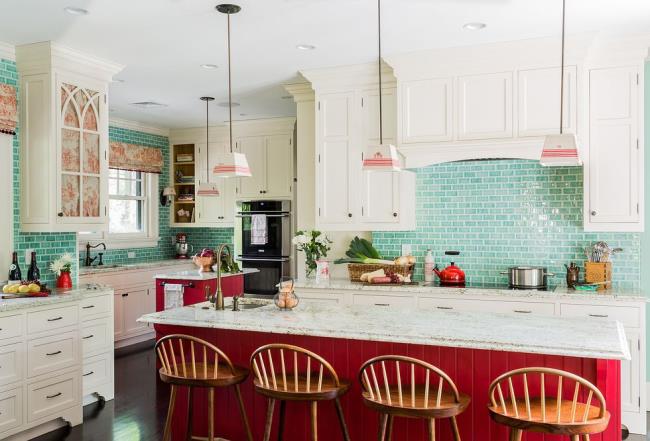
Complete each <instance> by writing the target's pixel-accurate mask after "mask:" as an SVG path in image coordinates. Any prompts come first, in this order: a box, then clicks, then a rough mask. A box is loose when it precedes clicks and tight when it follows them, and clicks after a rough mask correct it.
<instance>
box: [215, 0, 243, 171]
mask: <svg viewBox="0 0 650 441" xmlns="http://www.w3.org/2000/svg"><path fill="white" fill-rule="evenodd" d="M217 11H219V12H221V13H222V14H226V15H227V16H228V112H229V118H228V122H229V124H230V127H229V139H230V152H228V153H226V154H224V155H223V157H222V158H219V160H218V162H217V165H215V166H214V169H213V170H212V172H213V173H214V175H215V176H217V177H219V178H234V177H249V176H251V169H250V167H249V166H248V160H247V159H246V155H244V154H243V153H238V152H235V151H233V148H232V71H231V66H230V15H231V14H236V13H238V12H239V11H241V8H240V7H239V6H237V5H230V4H221V5H217Z"/></svg>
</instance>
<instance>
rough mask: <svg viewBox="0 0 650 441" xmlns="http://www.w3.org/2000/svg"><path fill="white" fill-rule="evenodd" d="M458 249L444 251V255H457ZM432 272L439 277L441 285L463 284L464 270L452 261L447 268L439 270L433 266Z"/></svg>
mask: <svg viewBox="0 0 650 441" xmlns="http://www.w3.org/2000/svg"><path fill="white" fill-rule="evenodd" d="M459 254H460V251H445V255H446V256H458V255H459ZM433 272H435V273H436V275H437V276H438V278H439V279H440V284H441V285H464V284H465V272H464V271H463V270H462V269H460V267H458V266H456V264H455V263H454V262H451V265H449V266H448V267H447V268H445V269H443V270H442V271H440V270H439V269H438V266H437V265H436V266H435V268H433Z"/></svg>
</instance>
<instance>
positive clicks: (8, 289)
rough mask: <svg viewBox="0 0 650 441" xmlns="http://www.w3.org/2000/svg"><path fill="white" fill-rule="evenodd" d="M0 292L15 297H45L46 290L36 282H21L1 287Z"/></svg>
mask: <svg viewBox="0 0 650 441" xmlns="http://www.w3.org/2000/svg"><path fill="white" fill-rule="evenodd" d="M2 292H3V293H5V294H15V295H25V296H28V295H39V294H40V295H44V294H45V295H47V290H46V289H45V286H44V285H41V284H40V283H38V282H22V283H12V284H7V285H5V286H3V287H2Z"/></svg>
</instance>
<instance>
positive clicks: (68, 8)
mask: <svg viewBox="0 0 650 441" xmlns="http://www.w3.org/2000/svg"><path fill="white" fill-rule="evenodd" d="M63 10H64V11H65V12H67V13H68V14H70V15H86V14H88V10H87V9H84V8H77V7H76V6H66V7H65V8H63Z"/></svg>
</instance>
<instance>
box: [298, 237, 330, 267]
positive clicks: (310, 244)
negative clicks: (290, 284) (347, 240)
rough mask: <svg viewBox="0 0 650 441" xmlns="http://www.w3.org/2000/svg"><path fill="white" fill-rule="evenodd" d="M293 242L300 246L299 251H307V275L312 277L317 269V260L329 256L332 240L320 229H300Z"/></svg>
mask: <svg viewBox="0 0 650 441" xmlns="http://www.w3.org/2000/svg"><path fill="white" fill-rule="evenodd" d="M292 243H293V244H294V245H295V246H296V247H297V248H298V251H304V252H305V266H306V272H307V277H312V275H313V274H314V271H315V270H316V262H317V261H319V260H321V259H322V258H323V257H327V252H328V251H329V250H330V249H331V248H330V244H331V243H332V241H331V240H330V239H329V237H327V236H326V235H325V234H323V233H321V232H320V231H317V230H311V231H298V232H297V233H296V235H295V236H294V238H293V240H292Z"/></svg>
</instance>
